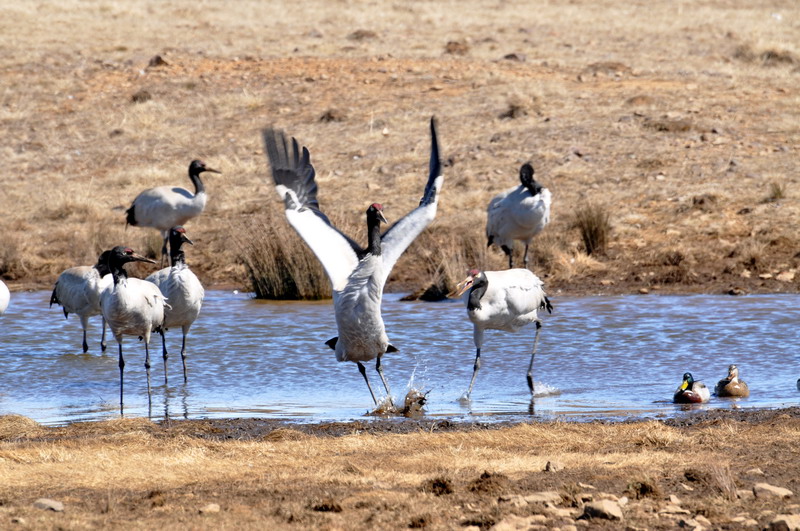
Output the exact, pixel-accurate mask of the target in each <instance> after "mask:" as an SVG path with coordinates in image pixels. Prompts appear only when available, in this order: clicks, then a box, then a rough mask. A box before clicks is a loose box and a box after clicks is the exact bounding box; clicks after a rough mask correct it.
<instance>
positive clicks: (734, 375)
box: [714, 364, 750, 398]
mask: <svg viewBox="0 0 800 531" xmlns="http://www.w3.org/2000/svg"><path fill="white" fill-rule="evenodd" d="M714 392H715V393H716V395H717V396H725V397H741V398H745V397H748V396H750V388H749V387H747V384H746V383H745V382H744V380H740V379H739V367H737V366H736V365H733V364H731V365H729V366H728V376H727V377H726V378H723V379H722V380H720V381H719V382H717V386H716V388H715V389H714Z"/></svg>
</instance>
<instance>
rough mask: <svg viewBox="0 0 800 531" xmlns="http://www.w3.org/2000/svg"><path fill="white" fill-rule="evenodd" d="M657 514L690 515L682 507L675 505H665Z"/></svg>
mask: <svg viewBox="0 0 800 531" xmlns="http://www.w3.org/2000/svg"><path fill="white" fill-rule="evenodd" d="M658 512H659V513H662V514H690V513H689V511H687V510H686V509H684V508H683V507H680V506H678V505H675V504H674V503H668V504H667V505H665V506H664V508H663V509H661V510H660V511H658Z"/></svg>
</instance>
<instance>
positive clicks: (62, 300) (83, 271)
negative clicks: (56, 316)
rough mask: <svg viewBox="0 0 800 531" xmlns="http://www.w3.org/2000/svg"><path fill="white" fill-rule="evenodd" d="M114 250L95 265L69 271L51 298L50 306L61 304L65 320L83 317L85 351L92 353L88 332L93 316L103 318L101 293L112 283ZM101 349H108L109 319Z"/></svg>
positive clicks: (62, 274) (61, 276)
mask: <svg viewBox="0 0 800 531" xmlns="http://www.w3.org/2000/svg"><path fill="white" fill-rule="evenodd" d="M110 254H111V251H103V253H102V254H101V255H100V257H99V258H98V259H97V263H96V264H95V265H93V266H76V267H70V268H69V269H65V270H64V271H63V272H62V273H61V274H60V275H58V280H56V285H55V286H54V287H53V294H52V295H51V296H50V306H51V307H52V306H53V304H60V305H61V307H62V309H63V310H64V317H65V318H68V317H69V314H71V313H74V314H77V315H78V317H80V320H81V328H82V329H83V351H84V352H88V350H89V344H88V343H87V342H86V329H87V328H88V326H89V317H92V316H93V315H100V314H101V313H102V312H101V311H100V294H101V293H102V292H103V290H104V289H105V288H106V287H107V286H109V285H110V284H111V283H112V280H111V276H109V273H111V271H110V270H109V269H108V256H109V255H110ZM100 349H101V350H102V351H103V352H105V350H106V320H105V319H103V334H102V336H101V339H100Z"/></svg>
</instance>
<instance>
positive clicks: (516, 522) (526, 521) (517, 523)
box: [490, 514, 547, 531]
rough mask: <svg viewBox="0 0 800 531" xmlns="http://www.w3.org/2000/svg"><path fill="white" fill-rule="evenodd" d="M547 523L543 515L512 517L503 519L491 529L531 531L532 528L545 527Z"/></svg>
mask: <svg viewBox="0 0 800 531" xmlns="http://www.w3.org/2000/svg"><path fill="white" fill-rule="evenodd" d="M546 522H547V517H546V516H545V515H543V514H534V515H532V516H516V515H511V516H507V517H505V518H503V519H502V520H500V521H499V522H497V523H496V524H495V525H493V526H492V527H491V528H490V529H492V530H494V531H517V530H518V529H520V530H521V529H530V528H531V526H535V525H544V524H545V523H546Z"/></svg>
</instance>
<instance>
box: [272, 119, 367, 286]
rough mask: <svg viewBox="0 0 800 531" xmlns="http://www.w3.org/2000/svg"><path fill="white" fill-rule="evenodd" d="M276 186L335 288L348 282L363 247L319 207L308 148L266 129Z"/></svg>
mask: <svg viewBox="0 0 800 531" xmlns="http://www.w3.org/2000/svg"><path fill="white" fill-rule="evenodd" d="M262 134H263V137H264V146H265V148H266V152H267V157H268V159H269V164H270V167H271V169H272V178H273V180H274V181H275V189H276V190H277V191H278V195H279V196H280V198H281V199H283V201H284V204H285V207H286V219H287V220H288V221H289V224H291V225H292V227H294V229H295V230H296V231H297V233H298V234H299V235H300V237H301V238H303V240H304V241H305V242H306V244H307V245H308V246H309V248H311V251H313V253H314V254H315V255H316V257H317V259H318V260H319V261H320V263H322V267H323V268H325V272H326V273H327V274H328V278H330V281H331V285H332V286H333V289H334V290H336V291H338V290H341V289H343V288H344V286H345V285H346V284H347V277H348V276H349V275H350V273H352V272H353V269H355V267H356V265H358V260H359V257H360V256H361V255H362V254H363V249H361V247H360V246H359V245H358V244H357V243H356V242H355V241H353V240H352V239H351V238H349V237H347V236H346V235H345V234H344V233H342V232H341V231H340V230H339V229H337V228H336V227H334V226H333V224H332V223H331V222H330V220H329V219H328V217H327V216H326V215H325V214H323V213H322V212H321V211H320V209H319V202H318V201H317V183H316V181H315V180H314V176H315V173H314V167H313V166H312V165H311V160H310V155H309V153H308V149H306V148H305V147H303V150H302V153H301V151H300V148H299V146H298V144H297V140H295V139H294V138H292V142H291V144H289V143H288V142H287V141H286V137H285V136H284V134H283V131H276V130H275V129H272V128H268V129H264V130H263V131H262Z"/></svg>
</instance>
